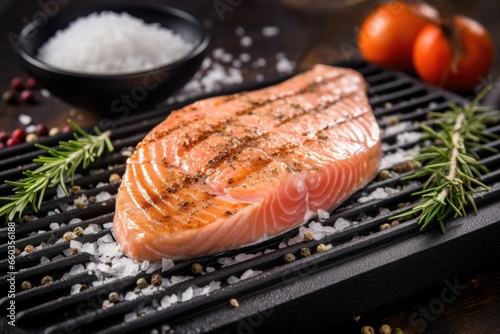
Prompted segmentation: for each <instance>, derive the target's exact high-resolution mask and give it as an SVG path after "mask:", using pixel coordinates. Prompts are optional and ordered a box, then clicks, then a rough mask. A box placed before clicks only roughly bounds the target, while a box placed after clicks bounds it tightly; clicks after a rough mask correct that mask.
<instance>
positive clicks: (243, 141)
mask: <svg viewBox="0 0 500 334" xmlns="http://www.w3.org/2000/svg"><path fill="white" fill-rule="evenodd" d="M380 146H381V145H380V131H379V128H378V125H377V123H376V120H375V117H374V116H373V113H372V111H371V108H370V106H369V104H368V101H367V98H366V94H365V84H364V81H363V79H362V77H361V75H360V74H358V73H357V72H355V71H353V70H349V69H342V68H334V67H330V66H325V65H317V66H315V67H314V68H312V69H311V70H309V71H307V72H304V73H302V74H299V75H297V76H295V77H293V78H291V79H289V80H287V81H285V82H283V83H281V84H278V85H276V86H272V87H269V88H266V89H263V90H258V91H254V92H248V93H242V94H235V95H231V96H224V97H216V98H210V99H206V100H202V101H199V102H196V103H194V104H191V105H189V106H186V107H185V108H183V109H181V110H179V111H176V112H173V113H172V114H171V115H170V116H169V117H168V118H167V119H166V120H165V121H164V122H162V123H161V124H159V125H158V126H157V127H155V128H154V129H153V130H152V131H151V132H150V133H149V134H148V135H147V136H146V137H145V138H144V140H143V141H142V142H141V143H140V144H139V145H138V146H137V148H136V151H135V152H134V154H133V156H132V157H131V158H130V159H129V161H128V163H127V168H126V172H125V175H124V177H123V178H122V185H121V186H120V189H119V192H118V195H117V201H116V213H115V218H114V225H113V230H114V235H115V238H116V239H117V241H118V243H119V244H120V246H121V249H122V251H123V252H125V253H126V254H128V255H129V256H131V257H133V258H135V259H138V260H150V261H152V260H158V259H161V258H171V259H186V258H193V257H198V256H203V255H208V254H214V253H218V252H221V251H224V250H228V249H234V248H237V247H241V246H244V245H247V244H252V243H255V242H258V241H260V240H263V239H265V238H267V237H269V236H274V235H277V234H279V233H283V232H285V231H287V230H290V229H292V228H294V227H296V226H298V225H300V224H301V223H303V222H305V221H307V220H308V219H309V218H311V217H313V216H314V215H315V214H316V212H317V210H318V209H324V210H332V209H334V208H335V207H336V206H338V205H339V204H340V203H341V202H342V201H343V200H345V199H346V198H347V197H348V196H350V195H351V194H352V193H353V192H355V191H356V190H358V189H359V188H361V187H363V186H364V185H365V184H366V183H368V182H369V181H370V180H371V179H372V178H373V177H374V176H375V174H376V172H377V170H378V166H379V163H380V157H381V147H380Z"/></svg>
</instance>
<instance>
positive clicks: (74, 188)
mask: <svg viewBox="0 0 500 334" xmlns="http://www.w3.org/2000/svg"><path fill="white" fill-rule="evenodd" d="M71 192H72V193H73V194H75V195H78V194H79V193H81V192H82V188H81V187H80V186H78V185H76V184H75V185H74V186H72V187H71Z"/></svg>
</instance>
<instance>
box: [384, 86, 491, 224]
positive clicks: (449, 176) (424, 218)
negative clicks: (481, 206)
mask: <svg viewBox="0 0 500 334" xmlns="http://www.w3.org/2000/svg"><path fill="white" fill-rule="evenodd" d="M487 92H488V90H484V91H483V92H482V93H480V94H479V95H478V96H477V97H476V98H475V99H474V100H473V101H472V102H471V103H470V104H466V105H464V106H457V105H455V104H451V105H450V110H448V111H445V112H442V113H438V112H432V113H431V116H432V117H433V118H436V119H437V120H436V122H435V125H436V130H435V129H433V128H431V127H429V126H427V125H425V124H422V125H421V128H422V130H423V131H425V132H426V133H427V137H428V138H430V139H432V140H434V145H431V146H428V147H423V148H421V149H420V150H419V152H418V153H417V156H416V157H415V159H416V160H419V161H421V162H422V165H424V167H423V168H422V169H421V170H419V171H417V172H415V173H414V174H413V175H411V176H409V177H406V178H404V180H407V179H416V178H419V179H420V178H427V180H426V182H425V183H424V185H423V188H422V190H421V191H419V192H416V193H413V195H416V196H421V197H422V199H421V201H420V202H419V203H418V204H417V205H416V206H414V207H413V208H412V209H411V210H409V211H406V212H403V213H401V214H399V215H397V216H394V217H391V218H390V219H392V220H394V219H401V218H408V217H414V216H418V219H417V222H418V224H419V225H420V227H421V230H422V229H424V228H426V227H428V226H429V225H430V224H431V223H433V222H436V223H437V224H438V225H439V228H440V230H441V232H443V233H444V232H445V227H444V221H445V218H447V217H448V216H450V215H453V216H454V217H455V218H456V217H459V216H465V215H466V214H467V213H466V207H467V206H468V205H470V206H472V208H473V209H474V212H476V213H477V207H476V205H475V203H474V198H473V197H474V195H481V192H483V191H488V190H489V187H488V186H486V185H485V184H483V183H482V182H480V181H478V179H480V178H481V175H482V174H483V173H484V172H487V168H486V167H485V166H483V165H481V164H480V163H479V162H478V159H479V156H478V155H477V153H476V152H474V149H475V148H483V149H485V150H490V151H495V149H493V148H491V147H488V146H485V145H484V144H485V143H486V142H487V141H488V140H491V139H493V138H497V136H495V135H494V134H491V133H488V132H487V131H485V130H486V126H487V124H490V123H496V122H498V121H499V120H500V111H489V108H487V107H480V106H478V103H479V101H480V100H481V99H482V98H483V97H484V95H485V94H486V93H487Z"/></svg>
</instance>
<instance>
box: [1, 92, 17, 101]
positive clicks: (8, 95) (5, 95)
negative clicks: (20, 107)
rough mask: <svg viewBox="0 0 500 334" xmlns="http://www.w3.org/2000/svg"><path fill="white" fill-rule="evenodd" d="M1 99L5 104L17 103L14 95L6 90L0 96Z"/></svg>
mask: <svg viewBox="0 0 500 334" xmlns="http://www.w3.org/2000/svg"><path fill="white" fill-rule="evenodd" d="M2 99H3V102H5V103H7V104H16V103H17V97H16V94H15V93H14V92H13V91H11V90H6V91H5V92H4V93H3V94H2Z"/></svg>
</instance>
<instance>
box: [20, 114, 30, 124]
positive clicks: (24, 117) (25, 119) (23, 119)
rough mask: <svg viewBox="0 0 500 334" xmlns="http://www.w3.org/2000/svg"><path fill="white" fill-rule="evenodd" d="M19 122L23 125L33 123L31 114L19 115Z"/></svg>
mask: <svg viewBox="0 0 500 334" xmlns="http://www.w3.org/2000/svg"><path fill="white" fill-rule="evenodd" d="M19 123H21V124H22V125H28V124H31V116H29V115H25V114H21V115H19Z"/></svg>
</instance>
